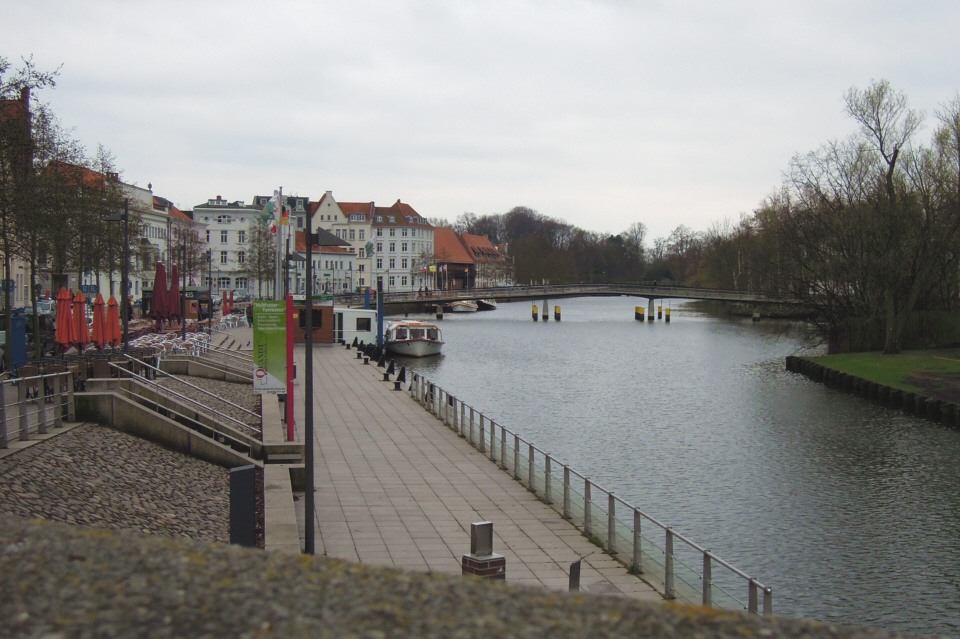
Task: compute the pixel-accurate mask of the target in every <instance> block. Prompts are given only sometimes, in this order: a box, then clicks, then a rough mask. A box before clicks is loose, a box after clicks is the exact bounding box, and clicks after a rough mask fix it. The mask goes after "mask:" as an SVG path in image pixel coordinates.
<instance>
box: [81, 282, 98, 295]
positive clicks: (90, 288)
mask: <svg viewBox="0 0 960 639" xmlns="http://www.w3.org/2000/svg"><path fill="white" fill-rule="evenodd" d="M80 292H81V293H83V294H84V295H96V294H97V285H96V284H81V285H80Z"/></svg>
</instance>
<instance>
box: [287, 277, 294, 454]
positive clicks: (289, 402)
mask: <svg viewBox="0 0 960 639" xmlns="http://www.w3.org/2000/svg"><path fill="white" fill-rule="evenodd" d="M293 320H294V316H293V295H287V441H288V442H292V441H293V327H294V323H293Z"/></svg>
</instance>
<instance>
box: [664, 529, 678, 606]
mask: <svg viewBox="0 0 960 639" xmlns="http://www.w3.org/2000/svg"><path fill="white" fill-rule="evenodd" d="M664 548H665V550H664V562H663V596H664V597H666V598H667V599H676V596H675V595H674V594H673V528H669V527H668V528H667V543H666V546H665V547H664Z"/></svg>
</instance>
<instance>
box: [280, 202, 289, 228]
mask: <svg viewBox="0 0 960 639" xmlns="http://www.w3.org/2000/svg"><path fill="white" fill-rule="evenodd" d="M280 208H281V210H282V211H283V213H282V214H281V215H280V224H282V225H283V226H286V225H287V224H289V223H290V209H288V208H287V207H285V206H282V207H280Z"/></svg>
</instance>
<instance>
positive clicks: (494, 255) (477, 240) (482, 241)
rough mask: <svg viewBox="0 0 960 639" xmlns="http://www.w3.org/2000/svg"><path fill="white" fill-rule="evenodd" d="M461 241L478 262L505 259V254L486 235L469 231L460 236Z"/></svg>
mask: <svg viewBox="0 0 960 639" xmlns="http://www.w3.org/2000/svg"><path fill="white" fill-rule="evenodd" d="M434 235H436V234H434ZM460 242H461V243H462V244H463V246H464V247H465V248H466V249H467V251H468V252H469V253H470V256H471V257H472V258H473V259H474V261H476V262H502V261H503V255H501V254H500V253H499V252H498V251H497V249H495V248H494V247H493V244H491V243H490V240H489V239H487V236H485V235H470V234H469V233H464V234H462V235H461V236H460ZM434 243H436V240H434Z"/></svg>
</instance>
